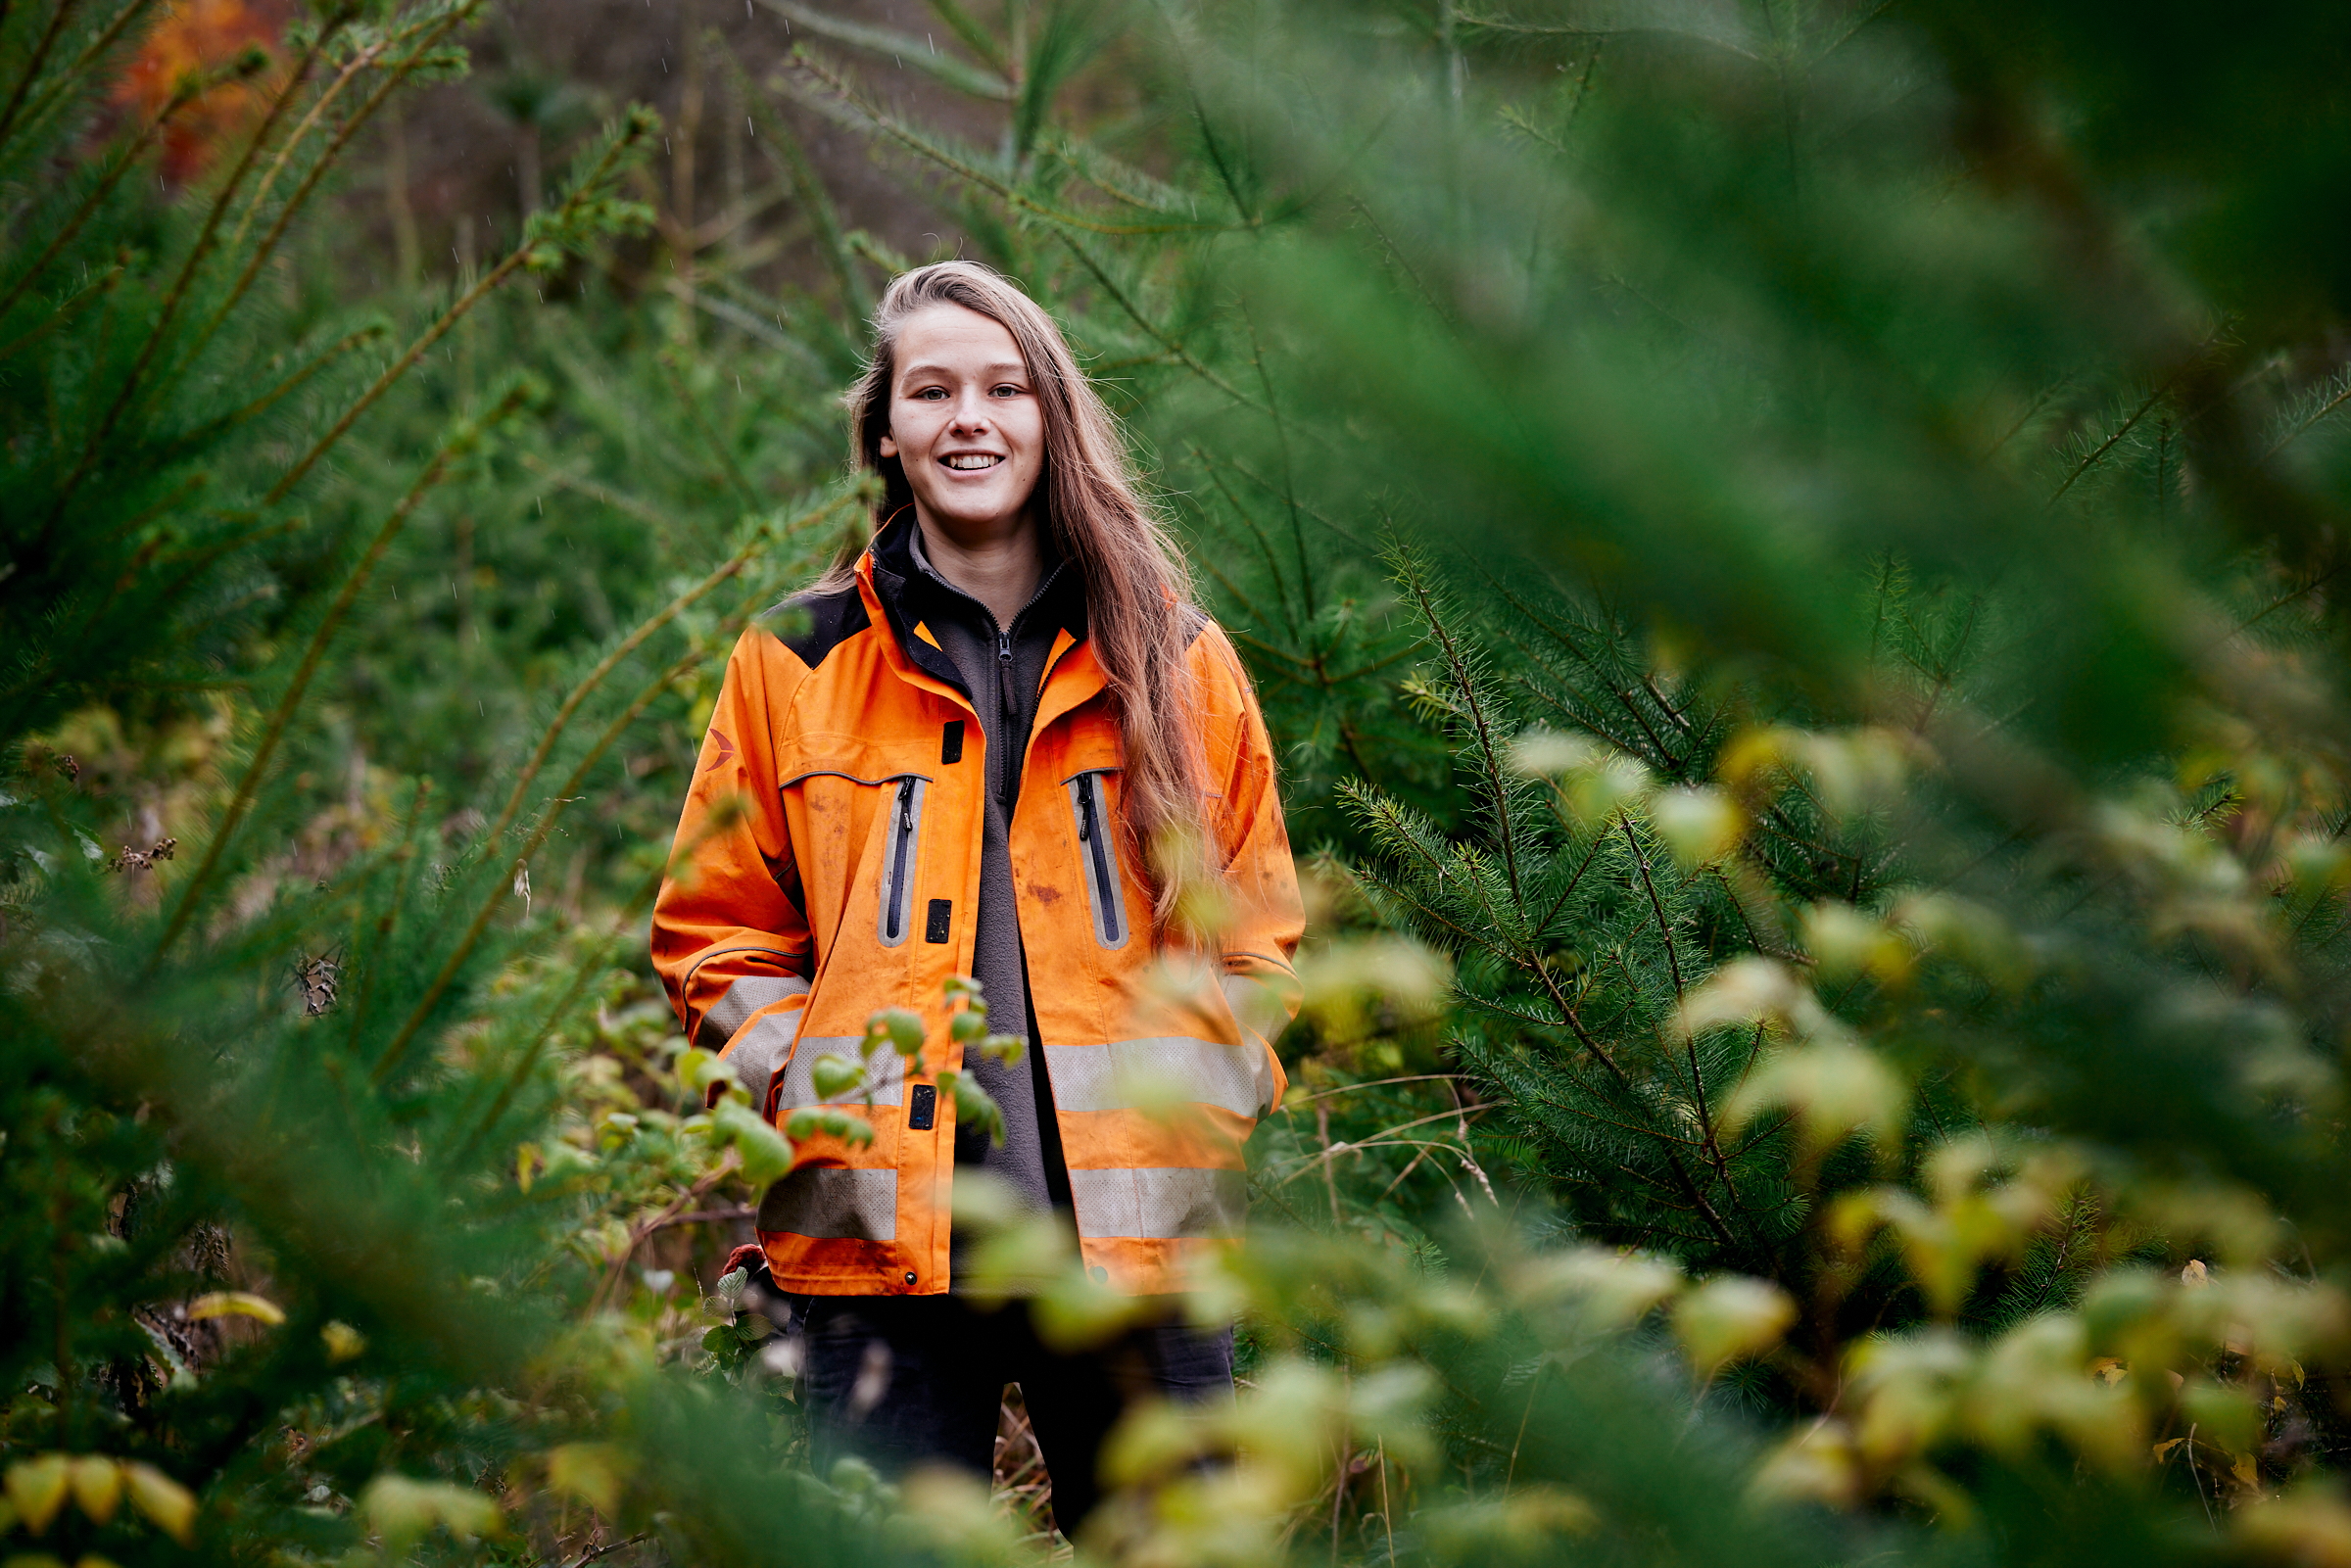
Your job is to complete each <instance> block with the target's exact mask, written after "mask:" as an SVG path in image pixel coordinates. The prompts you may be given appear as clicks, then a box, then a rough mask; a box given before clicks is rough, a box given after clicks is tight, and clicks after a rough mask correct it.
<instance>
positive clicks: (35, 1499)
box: [7, 1453, 69, 1536]
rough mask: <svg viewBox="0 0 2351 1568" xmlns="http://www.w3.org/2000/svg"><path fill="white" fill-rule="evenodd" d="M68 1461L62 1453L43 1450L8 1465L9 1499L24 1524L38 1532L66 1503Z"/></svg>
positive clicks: (46, 1526) (45, 1527) (37, 1533)
mask: <svg viewBox="0 0 2351 1568" xmlns="http://www.w3.org/2000/svg"><path fill="white" fill-rule="evenodd" d="M68 1464H69V1461H68V1460H67V1458H66V1456H65V1455H64V1454H62V1453H44V1454H42V1455H41V1456H40V1457H39V1458H37V1459H26V1460H24V1462H23V1463H21V1464H12V1465H10V1466H9V1467H8V1482H7V1485H8V1500H9V1502H10V1503H11V1504H12V1505H13V1506H14V1507H15V1508H16V1510H17V1517H18V1519H20V1520H22V1521H23V1522H24V1528H25V1529H27V1530H29V1531H31V1532H32V1533H33V1534H34V1535H36V1536H37V1535H39V1534H40V1533H41V1532H42V1531H44V1530H47V1529H48V1528H49V1521H50V1520H52V1519H54V1518H56V1517H57V1510H58V1509H60V1508H62V1507H64V1506H65V1505H66V1488H67V1485H68V1475H69V1472H68Z"/></svg>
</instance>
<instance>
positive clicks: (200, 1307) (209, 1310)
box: [188, 1290, 286, 1328]
mask: <svg viewBox="0 0 2351 1568" xmlns="http://www.w3.org/2000/svg"><path fill="white" fill-rule="evenodd" d="M188 1315H189V1316H190V1317H253V1318H259V1319H260V1320H261V1321H263V1322H264V1323H267V1324H268V1325H269V1326H270V1327H272V1328H274V1327H276V1326H277V1325H278V1324H280V1323H283V1322H284V1321H285V1320H286V1314H285V1311H284V1309H283V1308H281V1307H279V1306H278V1305H277V1304H276V1303H275V1302H272V1301H269V1300H266V1299H265V1298H264V1297H260V1296H256V1295H254V1294H253V1293H252V1292H251V1291H241V1290H216V1291H209V1292H207V1293H206V1294H204V1295H202V1296H199V1297H197V1298H196V1299H195V1300H194V1301H192V1302H190V1303H188Z"/></svg>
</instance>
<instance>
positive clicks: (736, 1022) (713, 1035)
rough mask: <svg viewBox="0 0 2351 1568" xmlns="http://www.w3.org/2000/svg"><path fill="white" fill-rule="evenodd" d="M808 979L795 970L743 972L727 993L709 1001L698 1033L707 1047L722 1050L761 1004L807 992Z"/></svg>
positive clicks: (707, 1048) (705, 1048)
mask: <svg viewBox="0 0 2351 1568" xmlns="http://www.w3.org/2000/svg"><path fill="white" fill-rule="evenodd" d="M807 994H808V982H807V981H806V980H803V979H801V978H800V977H799V976H798V975H796V974H744V975H740V976H738V977H737V978H736V981H735V983H734V984H732V985H730V986H728V987H727V994H726V995H724V996H722V997H720V998H719V999H718V1000H717V1001H715V1002H713V1003H711V1004H710V1011H709V1012H707V1013H705V1014H703V1015H702V1027H701V1032H700V1033H699V1034H698V1035H697V1036H696V1039H697V1040H698V1041H699V1042H700V1044H701V1047H702V1049H703V1050H705V1051H723V1050H725V1049H726V1045H727V1042H728V1041H729V1040H732V1039H733V1038H735V1031H736V1030H737V1029H740V1028H742V1027H743V1025H744V1020H746V1019H748V1018H749V1017H750V1016H751V1015H752V1014H754V1013H756V1012H758V1011H759V1010H760V1009H761V1008H763V1007H766V1006H768V1005H769V1004H770V1003H773V1002H781V1001H783V1000H785V999H786V998H787V997H793V996H806V995H807Z"/></svg>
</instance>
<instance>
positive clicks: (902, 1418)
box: [801, 1296, 1232, 1537]
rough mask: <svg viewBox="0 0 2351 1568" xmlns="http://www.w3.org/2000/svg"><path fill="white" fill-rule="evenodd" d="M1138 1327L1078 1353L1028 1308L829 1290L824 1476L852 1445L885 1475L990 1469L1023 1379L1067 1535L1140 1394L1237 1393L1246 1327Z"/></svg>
mask: <svg viewBox="0 0 2351 1568" xmlns="http://www.w3.org/2000/svg"><path fill="white" fill-rule="evenodd" d="M1175 1316H1176V1313H1175V1304H1174V1303H1172V1302H1171V1303H1170V1312H1169V1318H1170V1320H1169V1321H1166V1322H1161V1323H1157V1324H1153V1325H1147V1326H1144V1327H1138V1328H1133V1329H1129V1330H1128V1331H1127V1332H1126V1333H1124V1334H1122V1335H1120V1336H1119V1337H1118V1338H1117V1339H1115V1340H1113V1341H1111V1342H1110V1343H1109V1344H1108V1345H1105V1346H1101V1347H1099V1348H1097V1349H1094V1350H1090V1351H1080V1352H1077V1353H1074V1354H1072V1353H1064V1352H1060V1351H1055V1350H1052V1349H1050V1348H1049V1347H1047V1346H1045V1345H1044V1344H1042V1343H1040V1342H1039V1341H1038V1339H1037V1337H1036V1333H1035V1330H1034V1329H1033V1328H1032V1327H1031V1325H1030V1321H1029V1311H1028V1308H1027V1307H1025V1306H1024V1305H1023V1304H1022V1303H1020V1302H1017V1301H1016V1302H1010V1303H1007V1304H1006V1305H1005V1306H1003V1307H999V1308H996V1309H994V1310H992V1311H991V1310H984V1309H983V1308H981V1307H975V1306H973V1305H972V1304H970V1303H968V1302H966V1301H964V1300H963V1299H962V1298H960V1297H956V1296H819V1297H816V1298H814V1299H813V1300H812V1301H811V1302H810V1303H809V1308H808V1315H807V1322H806V1327H805V1329H804V1330H803V1333H804V1335H805V1341H804V1345H805V1350H804V1354H803V1359H802V1362H801V1367H802V1384H801V1386H802V1388H803V1389H804V1390H805V1391H806V1394H807V1398H808V1412H809V1419H810V1423H811V1426H812V1429H813V1438H814V1443H815V1449H816V1453H815V1457H816V1462H817V1473H818V1474H820V1475H822V1474H824V1473H825V1472H826V1471H827V1470H829V1469H830V1468H831V1466H832V1464H833V1461H834V1460H835V1459H837V1458H840V1456H841V1455H842V1454H844V1453H856V1454H859V1455H861V1456H863V1457H864V1458H866V1459H868V1460H870V1461H872V1462H873V1463H874V1464H875V1465H876V1466H877V1467H878V1468H879V1469H881V1470H882V1471H883V1472H884V1473H885V1474H892V1475H894V1474H898V1473H901V1472H903V1471H905V1470H907V1469H910V1468H912V1467H914V1466H916V1465H920V1464H924V1463H936V1464H947V1465H952V1466H955V1467H957V1468H960V1469H964V1470H969V1471H971V1472H972V1473H974V1474H976V1475H978V1476H981V1477H982V1478H985V1477H986V1476H987V1475H988V1474H989V1473H990V1471H991V1470H992V1469H993V1467H994V1463H995V1449H996V1416H997V1412H998V1410H999V1409H1000V1407H1001V1406H1002V1404H1003V1401H1004V1385H1005V1384H1007V1383H1018V1384H1019V1385H1020V1386H1021V1396H1022V1399H1023V1401H1024V1402H1026V1403H1027V1404H1028V1407H1029V1420H1030V1424H1031V1425H1032V1427H1033V1428H1034V1429H1035V1432H1036V1446H1037V1449H1038V1450H1039V1451H1040V1452H1042V1453H1043V1455H1044V1460H1045V1469H1046V1470H1047V1472H1048V1473H1050V1474H1051V1476H1052V1478H1053V1522H1054V1524H1055V1526H1056V1527H1057V1528H1059V1529H1060V1531H1061V1533H1062V1534H1063V1535H1065V1536H1073V1537H1074V1536H1076V1535H1077V1533H1078V1527H1079V1526H1080V1524H1081V1523H1083V1522H1084V1519H1085V1516H1086V1515H1087V1514H1088V1513H1090V1512H1092V1511H1093V1507H1094V1504H1095V1503H1096V1502H1097V1501H1098V1500H1099V1499H1100V1497H1101V1483H1100V1480H1099V1477H1098V1476H1097V1474H1096V1466H1097V1463H1098V1459H1099V1455H1100V1453H1101V1449H1102V1440H1103V1439H1104V1438H1105V1437H1107V1436H1108V1435H1109V1433H1110V1429H1111V1427H1112V1426H1114V1425H1115V1424H1116V1423H1117V1421H1118V1419H1119V1416H1120V1415H1121V1414H1122V1413H1123V1412H1124V1411H1125V1410H1126V1408H1127V1407H1128V1405H1129V1404H1131V1403H1133V1402H1136V1401H1138V1400H1141V1399H1145V1398H1149V1397H1151V1396H1154V1395H1156V1396H1159V1397H1162V1398H1165V1399H1169V1400H1174V1401H1177V1402H1184V1403H1202V1402H1208V1401H1210V1400H1220V1399H1229V1398H1231V1397H1232V1330H1231V1329H1229V1328H1226V1329H1223V1330H1220V1331H1217V1332H1213V1333H1207V1334H1203V1333H1199V1332H1197V1331H1195V1330H1193V1329H1190V1328H1188V1327H1186V1326H1185V1325H1183V1324H1182V1323H1181V1322H1179V1321H1175V1320H1174V1319H1175Z"/></svg>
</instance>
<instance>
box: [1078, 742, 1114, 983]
mask: <svg viewBox="0 0 2351 1568" xmlns="http://www.w3.org/2000/svg"><path fill="white" fill-rule="evenodd" d="M1069 790H1070V808H1071V810H1073V811H1075V812H1076V813H1077V815H1078V856H1079V858H1080V860H1082V861H1084V862H1085V896H1086V902H1087V903H1088V904H1090V905H1091V906H1092V907H1093V912H1094V940H1095V941H1097V942H1100V943H1101V944H1102V945H1103V946H1104V947H1109V948H1119V947H1125V946H1126V945H1127V892H1126V889H1125V887H1124V886H1123V885H1122V884H1121V882H1120V880H1119V847H1118V838H1117V835H1116V831H1115V829H1114V828H1113V827H1112V825H1111V820H1110V803H1109V801H1108V799H1107V798H1106V797H1105V796H1104V794H1103V791H1102V776H1101V775H1100V774H1099V773H1081V774H1080V775H1078V777H1077V778H1075V779H1072V780H1071V781H1070V784H1069Z"/></svg>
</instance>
